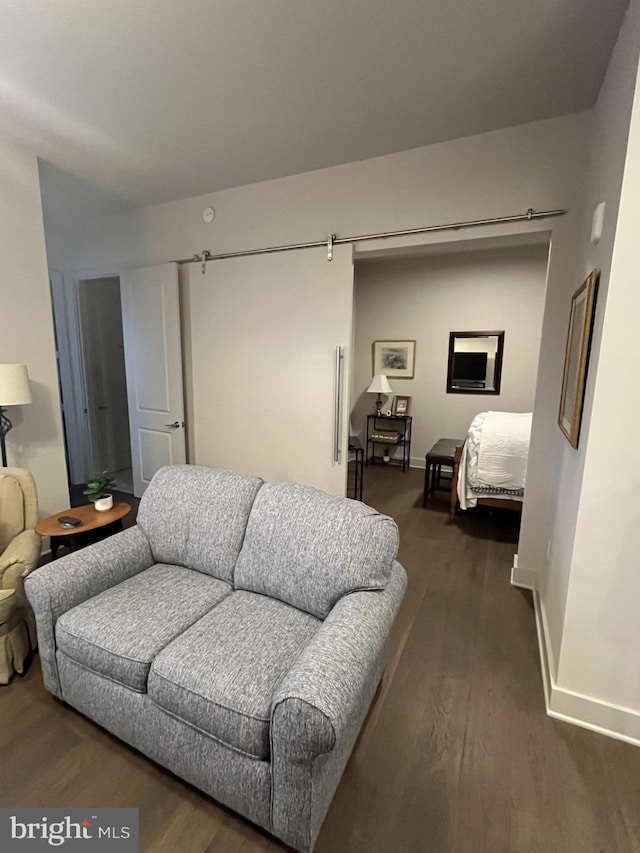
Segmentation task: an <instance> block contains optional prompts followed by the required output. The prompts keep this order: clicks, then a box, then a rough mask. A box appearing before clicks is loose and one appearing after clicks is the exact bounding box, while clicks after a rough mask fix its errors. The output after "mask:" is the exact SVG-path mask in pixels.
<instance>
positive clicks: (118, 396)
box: [51, 276, 133, 494]
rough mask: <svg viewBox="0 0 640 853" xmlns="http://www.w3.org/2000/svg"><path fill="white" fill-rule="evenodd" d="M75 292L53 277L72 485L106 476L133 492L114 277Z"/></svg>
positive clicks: (89, 281) (82, 282) (86, 282)
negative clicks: (109, 474)
mask: <svg viewBox="0 0 640 853" xmlns="http://www.w3.org/2000/svg"><path fill="white" fill-rule="evenodd" d="M75 285H76V286H75V293H73V292H72V291H71V290H69V291H66V292H65V289H64V288H63V286H62V281H61V280H60V279H59V278H58V279H56V278H55V277H52V279H51V286H52V301H53V314H54V325H55V330H56V339H57V342H58V365H59V375H60V385H61V391H62V399H63V401H64V402H63V419H64V428H65V434H66V435H67V437H68V441H67V466H68V471H69V480H70V486H71V488H72V491H73V486H77V485H79V484H83V483H86V482H87V481H88V480H89V479H90V478H91V477H92V476H93V475H94V474H96V473H98V472H100V471H110V472H112V473H113V474H114V476H115V478H116V488H117V490H118V491H121V492H126V493H129V494H131V493H132V492H133V475H132V461H131V443H130V442H131V439H130V430H129V411H128V400H127V381H126V372H125V358H124V341H123V327H122V302H121V293H120V279H119V277H118V276H104V277H100V278H83V279H77V280H76V282H75Z"/></svg>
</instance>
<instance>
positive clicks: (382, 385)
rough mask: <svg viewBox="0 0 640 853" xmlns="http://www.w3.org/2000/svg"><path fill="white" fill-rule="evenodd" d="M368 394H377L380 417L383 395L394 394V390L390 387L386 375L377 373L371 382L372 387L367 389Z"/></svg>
mask: <svg viewBox="0 0 640 853" xmlns="http://www.w3.org/2000/svg"><path fill="white" fill-rule="evenodd" d="M367 394H377V395H378V399H377V400H376V415H377V416H380V411H381V409H382V394H393V388H392V387H391V385H389V380H388V379H387V377H386V376H385V375H384V373H376V375H375V376H374V377H373V380H372V381H371V385H369V387H368V388H367Z"/></svg>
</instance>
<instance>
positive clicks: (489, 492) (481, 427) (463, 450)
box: [451, 412, 531, 516]
mask: <svg viewBox="0 0 640 853" xmlns="http://www.w3.org/2000/svg"><path fill="white" fill-rule="evenodd" d="M530 435H531V412H480V413H479V414H477V415H476V416H475V418H474V419H473V421H472V422H471V426H470V427H469V431H468V433H467V438H466V439H465V441H464V444H461V445H459V446H458V447H456V452H455V457H454V468H453V479H452V481H451V515H452V516H453V515H455V513H456V509H457V507H458V505H459V506H460V509H461V510H466V509H470V508H471V507H474V506H478V505H480V506H492V507H500V508H501V509H513V510H516V511H518V512H520V511H521V510H522V500H523V497H524V485H525V479H526V476H527V459H528V455H529V438H530Z"/></svg>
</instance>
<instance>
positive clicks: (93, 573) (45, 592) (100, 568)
mask: <svg viewBox="0 0 640 853" xmlns="http://www.w3.org/2000/svg"><path fill="white" fill-rule="evenodd" d="M153 563H154V559H153V555H152V553H151V548H150V546H149V542H148V540H147V537H146V536H145V535H144V533H142V531H141V530H140V529H139V528H138V527H131V528H129V529H128V530H124V531H123V532H122V533H116V534H115V535H114V536H110V537H109V538H108V539H104V540H103V541H102V542H97V543H96V544H94V545H89V546H88V547H87V548H82V549H81V550H79V551H74V552H73V553H71V554H67V555H66V556H64V557H61V558H60V559H59V560H55V561H53V562H51V563H47V564H46V565H45V566H42V567H41V568H39V569H36V570H35V571H34V572H32V573H31V574H30V575H28V577H27V578H26V579H25V582H24V588H25V592H26V595H27V598H28V599H29V601H30V603H31V606H32V607H33V611H34V613H35V617H36V626H37V630H38V645H39V647H40V657H41V661H42V675H43V678H44V683H45V687H46V688H47V689H48V690H50V691H51V692H52V693H54V694H55V695H56V696H58V697H60V698H62V694H61V690H60V682H59V680H58V667H57V664H56V643H55V625H56V622H57V621H58V619H59V618H60V616H62V614H63V613H66V612H67V611H68V610H71V608H72V607H76V606H77V605H78V604H81V603H82V602H83V601H87V600H88V599H89V598H93V597H94V596H95V595H98V593H100V592H104V591H105V590H107V589H109V588H110V587H112V586H116V585H117V584H119V583H121V582H122V581H124V580H126V579H127V578H130V577H133V575H136V574H138V573H139V572H141V571H143V570H144V569H148V568H149V567H150V566H152V565H153Z"/></svg>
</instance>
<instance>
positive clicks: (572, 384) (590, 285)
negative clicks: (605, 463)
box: [558, 270, 600, 448]
mask: <svg viewBox="0 0 640 853" xmlns="http://www.w3.org/2000/svg"><path fill="white" fill-rule="evenodd" d="M599 280H600V270H592V271H591V272H590V273H589V275H588V276H587V277H586V279H585V280H584V282H583V283H582V284H581V285H580V287H579V288H578V289H577V290H576V292H575V293H574V294H573V297H572V299H571V312H570V314H569V329H568V331H567V346H566V350H565V356H564V373H563V376H562V393H561V396H560V412H559V415H558V423H559V425H560V429H561V430H562V432H563V433H564V434H565V436H566V437H567V439H568V441H569V443H570V444H571V446H572V447H575V448H577V447H578V442H579V440H580V424H581V422H582V408H583V405H584V391H585V387H586V382H587V368H588V365H589V350H590V348H591V337H592V334H593V318H594V315H595V307H596V297H597V293H598V282H599Z"/></svg>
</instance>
